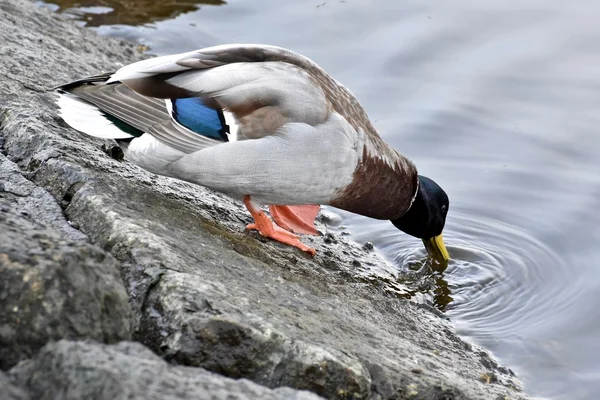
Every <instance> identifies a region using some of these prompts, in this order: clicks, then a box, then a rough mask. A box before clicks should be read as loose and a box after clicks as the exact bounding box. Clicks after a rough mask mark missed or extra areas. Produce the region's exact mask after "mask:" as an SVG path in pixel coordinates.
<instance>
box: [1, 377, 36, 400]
mask: <svg viewBox="0 0 600 400" xmlns="http://www.w3.org/2000/svg"><path fill="white" fill-rule="evenodd" d="M29 399H31V397H30V396H29V393H28V392H27V391H26V390H25V389H23V388H21V387H19V386H17V385H16V384H15V383H14V382H13V381H12V380H11V379H10V378H9V377H8V376H6V375H5V374H4V372H2V371H0V400H29Z"/></svg>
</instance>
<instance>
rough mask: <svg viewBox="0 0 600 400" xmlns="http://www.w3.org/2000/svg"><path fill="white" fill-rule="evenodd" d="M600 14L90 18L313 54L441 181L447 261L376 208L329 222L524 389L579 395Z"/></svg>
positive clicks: (291, 4) (580, 4)
mask: <svg viewBox="0 0 600 400" xmlns="http://www.w3.org/2000/svg"><path fill="white" fill-rule="evenodd" d="M118 3H123V4H127V2H119V1H114V2H113V3H112V5H111V6H110V7H111V8H113V9H116V8H117V7H118V6H117V5H116V4H118ZM131 3H133V2H130V3H129V4H131ZM137 3H138V4H142V3H141V2H137ZM86 4H87V5H88V6H90V5H96V6H106V5H105V4H106V3H102V2H101V1H100V0H99V1H93V0H90V3H86ZM173 4H176V3H173ZM189 4H198V2H188V3H184V4H183V5H182V8H181V10H185V9H186V8H185V7H187V6H186V5H189ZM156 7H158V5H156ZM134 9H135V8H134ZM138 11H139V10H138ZM117 13H119V12H117ZM122 13H123V14H126V13H129V11H122ZM161 15H162V17H161V18H168V12H164V13H162V14H161ZM123 18H127V17H126V16H125V15H123ZM599 19H600V5H598V3H596V2H591V1H585V0H575V1H574V2H556V1H555V2H548V1H544V0H523V1H521V2H505V1H501V0H489V1H485V2H473V1H469V0H455V1H452V2H440V1H434V0H406V1H401V2H395V1H388V0H371V1H365V0H363V1H361V0H355V1H345V0H342V1H327V2H323V1H322V0H316V1H311V0H309V1H294V0H287V1H281V0H253V1H248V0H229V1H228V2H227V4H226V5H225V6H222V7H203V8H202V9H201V10H199V11H194V12H187V13H183V14H179V15H178V16H177V17H176V18H171V19H165V20H162V21H159V22H154V23H152V24H148V25H145V26H138V27H131V26H125V25H120V26H119V28H118V29H115V28H113V27H106V26H101V27H99V28H98V30H99V32H100V33H102V34H111V35H119V36H121V37H126V38H128V39H132V40H137V41H139V42H142V43H145V44H147V45H149V46H150V47H151V48H152V50H153V52H155V53H158V54H165V53H172V52H176V51H186V50H192V49H195V48H199V47H202V46H205V45H210V44H218V43H225V42H255V43H269V44H275V45H281V46H285V47H289V48H292V49H294V50H296V51H299V52H301V53H303V54H306V55H307V56H309V57H311V58H313V59H315V60H316V61H317V62H318V63H319V64H321V65H322V66H323V67H324V68H325V69H326V70H328V71H329V72H330V73H331V74H332V75H333V76H334V77H335V78H337V79H338V80H340V81H341V82H343V83H344V84H345V85H347V86H348V87H350V88H351V89H352V91H353V92H354V93H355V94H356V95H357V97H358V98H359V99H360V101H361V103H362V104H363V105H364V106H365V108H366V109H367V111H368V113H369V115H370V117H371V119H372V120H373V121H374V125H375V126H376V127H377V129H378V130H379V132H380V133H381V135H382V136H383V137H384V138H385V139H386V140H387V141H388V142H390V143H391V144H392V145H393V146H394V147H396V148H397V149H399V150H400V151H401V152H403V153H404V154H406V155H407V156H409V157H410V158H411V159H413V160H414V161H415V163H416V164H417V166H418V167H419V171H420V173H421V174H423V175H427V176H429V177H431V178H433V179H434V180H436V181H437V182H438V183H439V184H440V185H441V186H442V187H443V188H444V189H445V190H446V192H447V193H448V195H449V197H450V212H449V214H448V221H447V225H446V230H445V232H444V238H445V240H446V244H447V247H448V250H449V252H450V255H451V257H452V260H450V262H449V263H448V266H447V268H446V269H445V271H444V270H443V268H440V267H439V266H438V265H435V264H431V262H429V261H424V260H425V257H424V255H425V253H424V250H423V248H422V243H421V241H419V240H415V239H413V238H410V237H407V236H406V235H403V234H401V233H400V232H399V231H398V230H396V229H395V228H394V227H393V226H392V224H391V223H389V222H385V221H373V220H368V219H366V218H361V217H358V216H354V215H350V214H348V213H341V215H342V217H343V224H344V225H346V226H347V227H348V229H349V231H350V232H351V233H352V235H353V236H354V237H355V238H356V239H357V240H359V241H371V242H373V244H375V246H377V248H378V249H380V250H381V251H382V252H383V253H384V254H385V255H386V256H387V257H388V258H389V259H392V260H394V261H395V262H396V264H397V265H398V267H399V268H401V269H403V270H404V271H407V272H408V275H409V278H407V279H406V282H405V283H407V284H408V285H409V287H410V288H411V290H413V293H412V295H413V296H414V297H415V298H418V299H423V300H429V301H431V302H433V304H435V305H436V306H437V307H438V308H439V309H441V310H444V311H445V313H446V315H448V316H449V317H450V318H451V319H452V320H453V322H454V323H455V325H456V326H457V329H458V331H459V332H460V333H461V334H462V335H464V336H467V337H469V338H471V339H473V340H475V341H476V342H478V343H479V344H481V345H483V346H485V347H487V348H488V349H491V350H492V351H493V352H494V353H495V355H496V356H498V357H499V358H500V359H501V361H502V362H503V363H504V364H505V365H508V366H510V367H511V368H512V369H514V370H515V371H516V372H517V373H518V375H519V377H520V378H522V379H523V380H524V383H525V387H526V390H527V391H528V392H530V393H532V394H535V395H541V396H551V397H553V398H559V399H563V398H568V399H571V400H587V399H595V398H597V393H598V392H600V342H599V341H598V337H600V309H599V308H598V304H600V273H599V268H598V265H597V260H598V259H600V246H599V245H598V243H600V213H599V212H598V210H600V152H599V151H598V149H600V135H599V134H598V129H599V127H600V114H599V110H600V68H598V65H600V52H598V51H597V44H598V43H599V42H600V30H599V29H598V28H597V26H598V23H597V21H598V20H599ZM123 21H124V20H122V21H121V23H123ZM154 21H157V20H156V19H154ZM131 24H133V23H131Z"/></svg>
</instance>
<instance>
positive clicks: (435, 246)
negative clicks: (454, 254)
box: [423, 233, 450, 261]
mask: <svg viewBox="0 0 600 400" xmlns="http://www.w3.org/2000/svg"><path fill="white" fill-rule="evenodd" d="M423 244H424V245H425V250H427V254H429V255H430V256H431V257H434V258H437V259H438V260H442V261H448V260H449V259H450V255H449V254H448V250H446V246H445V245H444V238H443V237H442V234H441V233H440V234H439V235H438V236H434V237H432V238H430V239H423Z"/></svg>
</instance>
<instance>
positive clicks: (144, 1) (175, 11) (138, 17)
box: [48, 0, 225, 27]
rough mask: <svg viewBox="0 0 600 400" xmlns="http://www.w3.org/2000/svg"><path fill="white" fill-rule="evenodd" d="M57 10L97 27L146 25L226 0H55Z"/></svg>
mask: <svg viewBox="0 0 600 400" xmlns="http://www.w3.org/2000/svg"><path fill="white" fill-rule="evenodd" d="M48 3H49V5H55V6H57V7H53V8H54V9H55V10H56V11H59V12H62V13H65V14H69V15H71V16H73V17H75V18H77V19H78V20H81V21H83V22H84V23H85V25H86V26H90V27H94V26H101V25H134V26H135V25H143V24H147V23H149V22H155V21H161V20H165V19H172V18H175V17H177V16H178V15H179V14H182V13H186V12H190V11H195V10H197V9H198V6H199V5H203V4H208V5H213V6H219V5H222V4H225V1H224V0H162V1H155V0H51V1H49V2H48Z"/></svg>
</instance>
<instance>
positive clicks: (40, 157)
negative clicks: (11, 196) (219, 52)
mask: <svg viewBox="0 0 600 400" xmlns="http://www.w3.org/2000/svg"><path fill="white" fill-rule="evenodd" d="M0 43H1V44H0V61H1V62H0V123H1V125H0V129H1V131H0V134H1V135H2V136H3V142H4V150H5V153H6V155H7V157H8V158H9V159H10V160H11V161H13V162H15V163H17V164H18V166H19V168H20V170H21V171H22V173H24V174H25V175H26V176H27V178H28V179H29V181H31V182H32V184H33V185H37V186H38V187H39V188H43V190H45V191H47V192H49V193H50V194H51V195H52V197H53V198H54V199H56V201H57V202H58V203H59V204H60V205H61V206H62V207H63V209H64V214H65V215H66V218H67V219H68V220H69V221H70V222H71V224H72V225H73V226H77V227H79V229H80V230H81V231H82V232H83V233H84V234H85V236H87V237H88V238H89V241H90V242H91V243H93V244H95V245H98V246H100V247H102V248H103V249H104V250H105V251H106V252H109V253H111V255H112V256H114V257H115V258H116V259H117V260H118V261H119V264H120V271H121V275H122V277H123V279H124V281H125V285H126V288H127V291H128V294H129V297H130V304H131V306H132V309H133V314H134V319H135V321H134V336H133V337H134V338H135V339H136V340H138V341H140V342H141V343H143V344H145V345H147V346H148V347H150V348H151V349H153V350H154V351H155V352H156V353H158V354H159V355H161V356H163V357H164V358H165V359H167V360H168V361H172V362H176V363H181V364H186V365H190V366H199V367H203V368H206V369H208V370H211V371H214V372H217V373H220V374H223V375H226V376H229V377H233V378H248V379H251V380H253V381H255V382H257V383H259V384H262V385H265V386H268V387H270V388H276V387H280V386H290V387H293V388H296V389H308V390H311V391H313V392H315V393H317V394H320V395H322V396H324V397H327V398H340V399H341V398H354V399H361V398H363V399H366V398H371V399H496V398H505V397H506V398H509V399H518V398H524V395H523V394H521V393H520V389H519V383H518V381H517V380H516V379H515V378H514V377H513V376H512V374H511V373H510V371H509V370H507V369H505V368H502V367H499V366H498V364H497V363H495V362H494V361H493V360H492V359H491V358H490V357H489V356H488V355H487V354H486V353H485V352H483V351H481V350H480V349H477V348H474V347H473V346H471V345H469V344H467V343H465V342H463V341H462V340H461V339H460V338H458V337H457V336H456V335H455V334H454V332H453V330H452V327H451V325H450V324H449V323H448V321H445V320H444V319H442V318H439V317H437V316H435V315H434V314H433V313H431V312H429V311H427V310H425V309H423V308H421V307H418V306H415V304H414V303H411V302H409V301H408V300H405V299H403V298H402V297H403V296H404V295H405V292H404V291H403V287H402V286H401V285H399V284H397V283H395V282H396V277H395V276H394V272H393V268H392V267H391V266H390V265H388V264H386V263H385V262H384V261H383V260H381V259H380V258H379V257H378V255H377V254H376V253H375V252H369V251H365V250H363V249H362V248H360V247H359V246H357V245H355V244H351V243H349V242H348V241H347V240H345V238H344V237H341V236H336V235H331V234H326V235H324V236H322V237H318V238H311V239H308V238H306V239H304V240H306V241H307V242H308V243H310V244H311V245H313V246H314V247H316V248H317V251H318V252H319V254H318V255H317V257H316V258H315V259H314V260H311V259H307V258H306V257H305V256H304V255H303V254H300V253H299V252H297V251H296V250H295V249H290V248H286V247H283V246H280V245H278V244H275V243H273V242H268V241H264V240H262V239H260V238H258V237H257V236H256V235H254V234H249V233H245V232H243V227H244V226H245V224H246V223H248V222H250V220H249V216H248V214H247V212H246V211H245V210H244V209H243V208H242V207H241V206H240V204H237V203H235V202H233V201H232V200H230V199H228V198H225V197H223V196H221V195H218V194H215V193H214V192H211V191H209V190H206V189H204V188H201V187H197V186H193V185H189V184H186V183H183V182H179V181H175V180H172V179H168V178H163V177H157V176H155V175H152V174H150V173H147V172H145V171H143V170H141V169H139V168H138V167H136V166H134V165H132V164H130V163H127V162H123V161H119V160H117V159H113V158H111V155H112V156H114V157H115V158H118V157H116V156H117V155H118V152H116V151H114V146H115V144H114V142H111V141H104V140H96V139H91V138H88V137H85V136H83V135H82V134H79V133H78V132H76V131H74V130H72V129H69V128H68V127H66V126H65V124H64V122H62V121H61V120H60V118H58V117H57V116H56V110H55V106H54V104H53V101H54V95H53V94H52V93H50V92H45V91H44V89H45V88H50V87H52V86H54V85H55V84H58V83H61V82H66V81H69V80H72V79H76V78H78V77H81V76H84V75H86V74H93V73H98V72H100V71H103V70H113V69H116V68H117V67H118V66H120V65H121V63H128V62H131V61H133V60H134V59H138V58H140V57H142V56H143V55H141V54H139V53H137V52H136V51H135V50H134V48H133V47H132V46H131V45H129V44H126V43H123V42H118V41H116V40H112V39H107V38H99V37H97V36H96V35H95V34H93V33H92V32H90V31H86V30H82V29H79V28H77V27H75V26H74V25H73V24H72V23H71V22H69V21H64V20H63V19H61V17H59V16H56V15H53V14H51V13H50V12H48V11H47V10H43V9H35V8H34V7H33V6H32V4H31V3H28V2H25V1H24V0H0ZM11 190H12V191H14V190H13V189H11ZM45 223H46V224H48V225H49V226H52V227H53V228H54V229H56V230H57V231H59V232H62V234H64V235H65V236H66V237H73V238H74V236H69V235H75V233H72V232H71V233H69V232H70V231H62V230H61V229H66V228H65V227H64V224H63V223H62V222H61V221H60V218H58V220H57V221H55V225H52V224H51V223H50V222H45ZM61 226H62V228H61ZM319 228H320V229H321V230H322V231H324V232H326V231H327V227H326V226H323V225H320V226H319ZM22 234H23V235H25V236H22V237H24V238H26V237H28V236H26V233H22ZM98 257H99V256H98ZM107 259H108V258H107ZM22 290H26V291H29V290H30V288H27V287H26V288H23V289H22ZM82 351H83V350H82ZM123 357H124V358H126V357H125V356H123ZM34 363H35V361H34ZM32 368H33V367H32ZM488 382H489V383H488ZM107 390H108V389H107ZM182 397H184V396H183V395H182Z"/></svg>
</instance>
